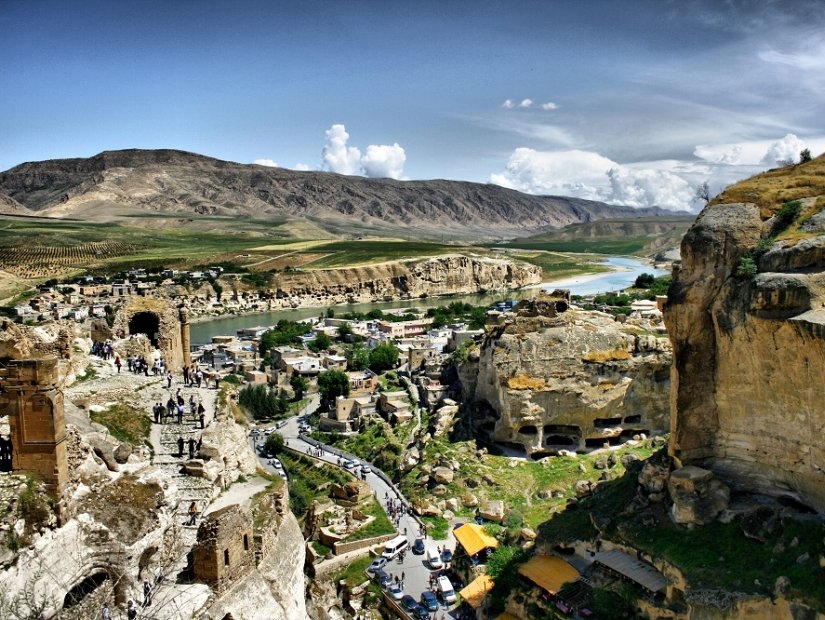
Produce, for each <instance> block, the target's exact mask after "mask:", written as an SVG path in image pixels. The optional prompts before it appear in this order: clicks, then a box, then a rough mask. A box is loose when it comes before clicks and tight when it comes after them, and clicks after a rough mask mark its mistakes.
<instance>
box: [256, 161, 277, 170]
mask: <svg viewBox="0 0 825 620" xmlns="http://www.w3.org/2000/svg"><path fill="white" fill-rule="evenodd" d="M252 163H253V164H258V165H259V166H268V167H270V168H277V167H278V162H277V161H275V160H274V159H256V160H255V161H253V162H252Z"/></svg>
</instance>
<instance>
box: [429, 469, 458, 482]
mask: <svg viewBox="0 0 825 620" xmlns="http://www.w3.org/2000/svg"><path fill="white" fill-rule="evenodd" d="M432 476H433V479H434V480H435V481H436V482H437V483H438V484H450V483H451V482H452V481H453V478H454V477H455V473H454V472H453V470H452V469H450V468H449V467H435V468H434V469H433V474H432Z"/></svg>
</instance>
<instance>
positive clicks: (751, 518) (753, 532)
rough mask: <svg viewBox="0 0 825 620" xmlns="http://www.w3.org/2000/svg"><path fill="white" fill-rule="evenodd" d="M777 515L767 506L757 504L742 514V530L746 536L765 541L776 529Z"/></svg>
mask: <svg viewBox="0 0 825 620" xmlns="http://www.w3.org/2000/svg"><path fill="white" fill-rule="evenodd" d="M778 523H779V515H778V514H777V512H776V510H774V509H773V508H770V507H768V506H759V507H757V508H754V509H753V510H751V511H749V512H747V513H746V514H744V515H742V522H741V525H742V532H743V533H744V534H745V536H747V537H748V538H754V539H756V540H758V541H760V542H765V541H766V540H768V538H770V536H771V535H772V534H773V533H774V531H775V530H776V526H777V525H778Z"/></svg>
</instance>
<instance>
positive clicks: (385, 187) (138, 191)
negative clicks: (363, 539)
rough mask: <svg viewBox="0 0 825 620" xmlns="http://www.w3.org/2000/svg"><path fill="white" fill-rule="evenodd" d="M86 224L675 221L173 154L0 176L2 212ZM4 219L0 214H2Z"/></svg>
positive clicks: (475, 229)
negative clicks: (127, 220)
mask: <svg viewBox="0 0 825 620" xmlns="http://www.w3.org/2000/svg"><path fill="white" fill-rule="evenodd" d="M17 205H21V206H22V207H23V208H24V209H27V210H29V211H30V212H31V213H32V214H36V215H40V216H47V217H57V218H66V217H70V218H76V219H80V220H84V221H88V222H105V221H117V220H123V219H125V218H134V217H136V216H138V217H144V218H145V217H154V218H157V221H156V222H154V223H153V225H155V226H164V224H163V220H164V219H166V220H167V221H168V224H166V225H168V226H169V227H172V226H176V225H179V222H180V218H194V219H198V218H210V219H215V218H217V219H223V218H232V219H233V220H235V222H236V223H240V222H239V220H242V219H248V218H255V219H259V220H270V219H272V220H277V221H279V222H280V223H283V222H300V223H301V224H300V226H298V227H297V228H298V229H300V230H305V231H313V233H315V234H316V236H317V234H324V233H325V234H326V235H329V236H336V235H342V234H348V235H353V234H355V235H365V236H367V235H398V236H405V237H409V236H410V233H411V232H414V233H415V234H416V235H417V236H420V237H421V238H430V239H438V238H440V239H447V238H455V239H465V240H466V239H473V240H477V241H482V240H502V239H514V238H518V237H524V236H528V235H535V234H536V233H539V232H542V231H548V230H552V229H557V228H561V227H564V226H568V225H570V224H579V223H585V222H592V221H596V220H602V219H615V218H628V219H632V218H640V217H645V218H650V217H662V216H666V217H668V218H671V217H673V213H672V212H670V211H666V210H663V209H659V208H652V209H634V208H631V207H621V206H613V205H607V204H604V203H601V202H594V201H589V200H581V199H577V198H564V197H558V196H531V195H528V194H523V193H520V192H517V191H513V190H508V189H505V188H502V187H499V186H497V185H485V184H479V183H468V182H461V181H445V180H432V181H395V180H391V179H367V178H363V177H355V176H342V175H338V174H333V173H328V172H298V171H293V170H287V169H284V168H270V167H264V166H258V165H254V164H237V163H233V162H228V161H221V160H218V159H213V158H211V157H204V156H202V155H197V154H194V153H187V152H183V151H177V150H135V149H132V150H123V151H106V152H103V153H100V154H99V155H95V156H94V157H90V158H88V159H56V160H49V161H42V162H31V163H25V164H21V165H19V166H16V167H14V168H12V169H10V170H7V171H5V172H3V173H0V212H2V211H5V210H8V211H12V210H13V211H14V212H19V207H18V206H17ZM8 211H6V212H8Z"/></svg>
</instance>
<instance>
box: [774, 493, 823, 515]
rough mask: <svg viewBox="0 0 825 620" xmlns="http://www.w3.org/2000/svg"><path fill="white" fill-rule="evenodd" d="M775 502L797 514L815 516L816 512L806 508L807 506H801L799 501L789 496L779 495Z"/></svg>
mask: <svg viewBox="0 0 825 620" xmlns="http://www.w3.org/2000/svg"><path fill="white" fill-rule="evenodd" d="M777 501H778V502H779V503H780V504H782V505H783V506H786V507H787V508H792V509H793V510H796V511H797V512H801V513H803V514H814V515H815V514H817V512H816V510H814V509H813V508H811V507H810V506H808V505H807V504H803V503H802V502H800V501H799V499H797V498H796V497H791V496H790V495H780V496H779V497H778V498H777Z"/></svg>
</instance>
